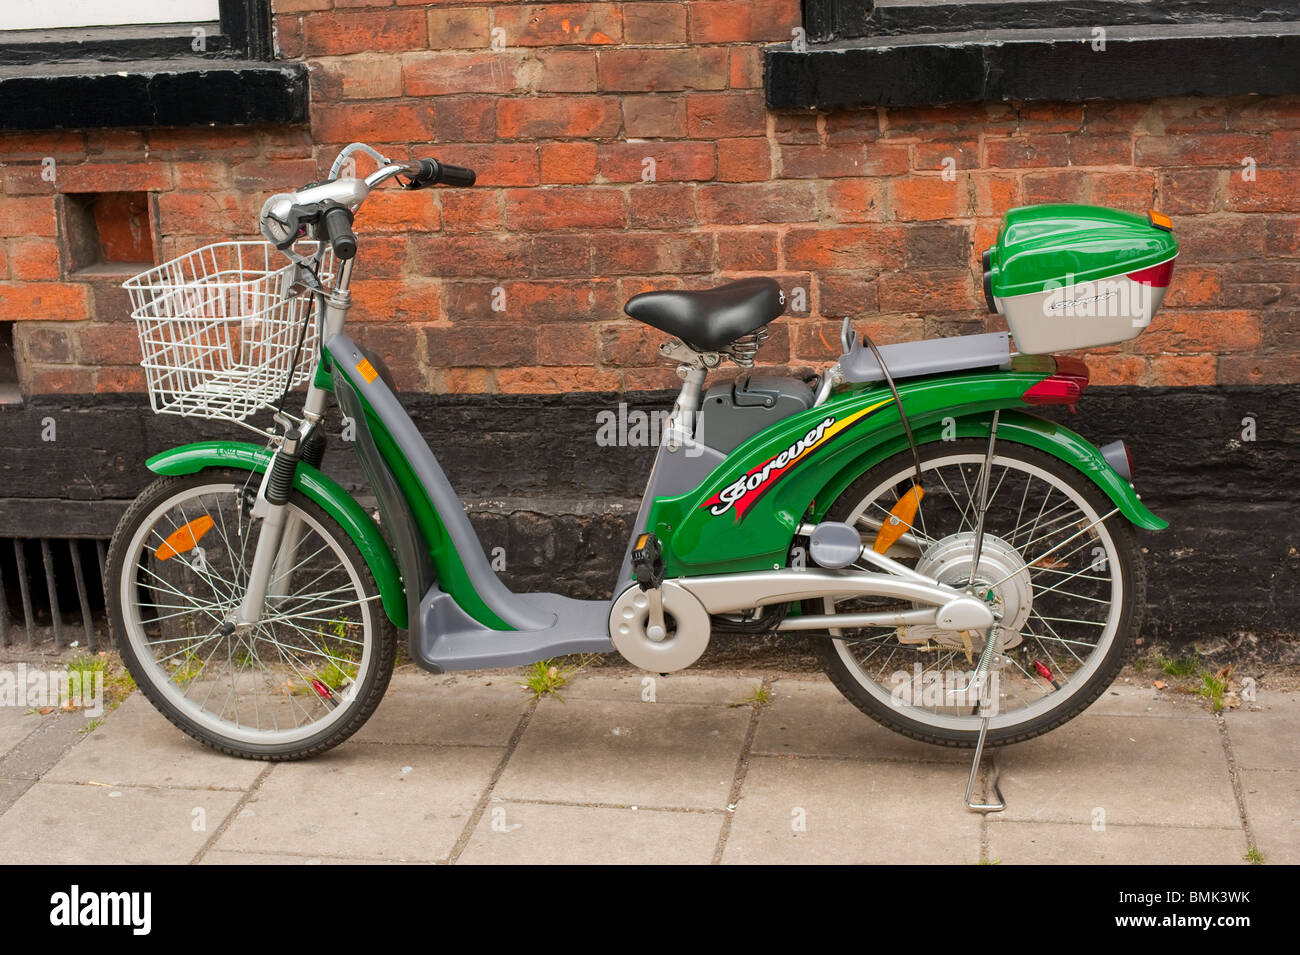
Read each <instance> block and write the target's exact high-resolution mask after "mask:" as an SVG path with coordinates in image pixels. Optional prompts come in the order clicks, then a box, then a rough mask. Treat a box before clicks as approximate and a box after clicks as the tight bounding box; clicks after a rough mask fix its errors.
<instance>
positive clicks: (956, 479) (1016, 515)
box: [805, 440, 1146, 746]
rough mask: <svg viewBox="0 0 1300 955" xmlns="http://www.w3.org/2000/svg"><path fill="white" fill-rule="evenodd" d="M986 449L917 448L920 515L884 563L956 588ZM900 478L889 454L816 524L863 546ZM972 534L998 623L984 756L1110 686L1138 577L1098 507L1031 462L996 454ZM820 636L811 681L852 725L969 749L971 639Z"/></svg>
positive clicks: (1018, 449) (1132, 550) (1074, 481)
mask: <svg viewBox="0 0 1300 955" xmlns="http://www.w3.org/2000/svg"><path fill="white" fill-rule="evenodd" d="M986 446H987V443H986V442H985V441H983V440H958V441H950V442H938V443H934V444H929V445H924V446H922V447H921V448H920V449H919V450H920V456H921V464H922V476H923V487H924V489H925V495H924V498H923V502H922V506H921V509H920V513H919V514H918V516H917V518H916V519H915V521H914V522H913V527H912V529H911V531H910V533H908V534H906V535H905V536H904V537H903V538H902V539H901V540H900V541H899V543H897V544H895V545H894V546H893V547H892V548H891V549H890V550H889V552H888V556H889V557H891V558H894V559H897V560H899V561H900V562H902V563H904V564H906V565H908V566H910V567H913V568H914V569H917V570H920V571H921V572H923V573H926V574H927V575H930V576H934V577H937V578H938V579H939V580H940V581H942V582H943V583H946V584H949V585H951V586H954V587H956V588H957V589H962V590H964V589H966V587H967V585H968V584H969V581H970V571H971V565H972V563H973V560H974V543H973V542H974V537H975V533H974V531H975V516H976V512H977V505H978V491H977V485H978V478H979V474H980V470H981V467H982V465H983V462H984V457H985V453H986ZM914 477H915V470H914V465H913V459H912V455H911V452H910V451H909V452H904V453H902V454H898V455H895V456H894V457H892V458H890V459H889V460H887V461H885V462H883V463H881V464H880V465H877V466H876V467H874V468H872V469H871V470H870V471H868V472H867V473H866V474H864V475H862V477H860V478H858V480H857V481H855V482H854V483H853V484H852V485H850V486H849V487H848V488H847V489H846V490H845V491H844V492H843V493H842V494H841V495H840V497H839V498H838V499H837V500H836V501H835V502H834V503H833V504H832V506H831V508H830V510H829V512H828V514H827V519H828V520H837V521H843V522H845V523H848V524H851V525H854V526H856V527H857V528H858V530H859V531H860V532H861V533H862V535H863V540H864V542H865V543H867V544H871V543H872V542H873V540H874V538H875V534H876V531H877V529H878V528H879V527H880V525H881V523H882V521H887V520H888V519H889V514H890V510H891V508H892V507H893V506H894V504H895V503H896V502H897V501H898V500H899V498H900V497H901V496H902V495H903V494H905V493H907V492H908V490H909V489H910V488H911V487H912V484H913V481H914ZM984 528H985V531H984V542H983V548H982V551H981V556H980V561H979V570H978V572H977V573H976V581H975V592H976V593H977V594H978V595H980V596H981V597H983V598H984V599H986V600H988V601H989V602H990V603H991V604H993V605H994V606H995V607H996V608H997V609H998V610H999V611H1000V612H1001V613H1002V614H1003V620H1002V628H1001V630H1000V631H999V634H998V637H997V638H996V639H999V640H1000V641H1001V651H1000V653H1001V656H1000V660H999V665H998V666H997V667H996V668H995V670H994V671H993V674H992V679H991V680H990V682H989V685H988V687H987V689H986V690H985V692H984V694H983V696H982V700H983V702H984V703H985V704H986V705H987V706H988V707H989V709H990V711H991V712H993V713H994V714H995V715H993V716H992V718H991V719H990V722H989V735H988V742H989V743H991V744H999V743H1011V742H1015V741H1018V740H1024V739H1030V738H1032V737H1034V736H1038V735H1041V734H1042V733H1045V732H1047V731H1048V730H1050V729H1053V728H1054V727H1056V726H1059V725H1061V724H1062V723H1064V722H1066V721H1067V720H1069V719H1071V718H1072V717H1074V716H1076V715H1077V714H1078V713H1080V712H1081V711H1082V710H1083V709H1084V708H1085V707H1087V706H1088V705H1089V704H1090V703H1092V702H1093V700H1095V699H1096V698H1097V697H1098V696H1100V695H1101V693H1102V692H1103V691H1104V690H1105V688H1106V687H1107V686H1109V685H1110V683H1111V682H1112V681H1113V680H1114V678H1115V676H1116V674H1117V673H1118V672H1119V670H1120V668H1121V667H1122V666H1123V665H1124V662H1125V660H1126V659H1127V658H1128V656H1129V655H1131V653H1132V650H1133V647H1134V641H1135V639H1136V637H1137V635H1138V630H1139V626H1140V618H1141V612H1142V608H1143V606H1144V604H1145V600H1146V586H1145V576H1144V573H1143V568H1142V563H1141V555H1140V553H1139V552H1138V548H1137V545H1136V542H1135V540H1134V536H1133V531H1132V529H1131V528H1130V527H1129V525H1128V523H1127V522H1126V521H1125V519H1124V518H1123V517H1122V516H1120V515H1119V514H1118V513H1115V512H1114V505H1113V504H1112V503H1111V501H1110V500H1109V498H1107V497H1106V495H1105V494H1103V493H1102V492H1101V491H1100V490H1099V489H1098V488H1097V487H1096V485H1095V484H1093V482H1092V481H1091V480H1089V479H1088V478H1087V477H1086V476H1085V475H1083V474H1081V473H1079V472H1078V471H1076V470H1074V469H1073V468H1070V467H1068V466H1067V465H1065V464H1064V463H1062V462H1061V461H1059V460H1058V459H1056V458H1053V457H1051V456H1050V455H1047V454H1044V453H1043V452H1041V451H1039V450H1037V449H1035V448H1030V447H1026V446H1024V445H1017V444H1013V443H1011V442H1006V441H999V442H998V443H997V447H996V453H995V455H994V458H993V466H992V471H991V479H990V483H989V507H988V513H987V516H986V520H985V525H984ZM857 566H859V567H862V568H863V569H869V568H868V565H865V564H861V563H859V564H858V565H857ZM805 606H806V607H807V608H808V612H810V613H844V612H869V611H879V610H885V609H910V606H909V605H905V604H899V603H898V602H897V601H895V602H892V603H891V602H890V601H887V600H882V599H852V600H842V601H839V602H836V601H833V600H829V599H828V600H826V601H824V602H822V601H817V602H812V601H809V602H807V603H806V604H805ZM830 636H831V638H832V639H826V638H815V645H816V650H817V652H818V654H819V656H820V657H821V660H822V664H823V667H824V668H825V670H826V672H827V674H828V675H829V676H830V678H831V680H832V681H833V682H834V683H835V685H836V686H837V687H838V688H839V689H840V691H841V692H842V693H844V695H845V696H846V697H847V698H848V699H849V700H850V701H852V702H853V703H854V704H855V705H856V706H857V707H858V708H859V709H861V710H862V711H863V712H864V713H866V714H867V715H868V716H870V717H872V718H873V719H875V720H877V721H878V722H880V723H882V724H884V725H885V726H888V727H890V728H891V729H894V730H896V731H898V732H900V733H903V734H904V735H907V736H911V737H914V738H917V739H922V740H926V741H929V742H932V743H939V744H943V745H949V746H972V745H974V743H975V740H976V737H977V735H978V731H979V725H980V719H981V718H980V716H979V715H978V714H979V707H980V703H981V697H980V696H979V695H978V694H975V693H974V692H971V691H968V690H967V687H968V684H969V681H970V676H971V672H972V670H973V669H974V667H975V664H976V662H977V661H978V659H979V654H980V651H981V650H982V649H983V646H984V634H983V633H982V632H974V631H970V632H967V633H966V634H965V635H964V636H963V635H961V634H956V633H953V632H951V631H947V632H945V631H940V630H938V629H937V628H934V627H920V626H913V627H895V628H882V627H877V628H870V629H864V628H858V629H852V628H844V629H842V630H832V631H830ZM995 649H996V648H995Z"/></svg>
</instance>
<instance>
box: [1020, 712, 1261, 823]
mask: <svg viewBox="0 0 1300 955" xmlns="http://www.w3.org/2000/svg"><path fill="white" fill-rule="evenodd" d="M996 759H997V765H998V767H999V768H1000V769H1001V771H1002V779H1001V786H1002V793H1003V795H1004V796H1005V797H1006V800H1007V804H1008V808H1007V810H1006V811H1005V812H1004V813H1002V814H1001V817H1002V818H1004V819H1008V820H1017V821H1021V822H1031V821H1032V822H1074V823H1088V824H1090V825H1091V824H1092V822H1093V820H1094V819H1101V820H1102V821H1104V822H1105V823H1107V824H1117V825H1171V826H1192V827H1221V828H1232V827H1234V826H1238V825H1240V822H1241V818H1240V814H1239V813H1238V811H1237V802H1236V797H1235V796H1234V795H1233V792H1232V785H1231V783H1230V782H1229V780H1228V774H1227V763H1226V759H1225V757H1224V755H1223V743H1222V741H1221V739H1220V736H1219V727H1218V724H1217V723H1216V722H1215V721H1214V720H1213V719H1201V718H1199V717H1197V718H1188V719H1172V718H1171V719H1142V718H1137V717H1131V716H1103V715H1094V714H1090V713H1084V714H1083V715H1082V716H1079V717H1076V718H1075V719H1074V720H1072V721H1071V722H1069V723H1066V724H1065V725H1064V726H1062V727H1059V728H1057V729H1055V730H1053V731H1052V732H1050V733H1048V734H1047V735H1046V736H1041V737H1039V738H1038V739H1033V740H1029V741H1028V742H1025V743H1017V744H1015V745H1013V746H1007V747H1004V748H1002V749H999V750H998V752H997V756H996Z"/></svg>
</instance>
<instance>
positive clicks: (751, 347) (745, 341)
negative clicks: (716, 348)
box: [722, 328, 767, 368]
mask: <svg viewBox="0 0 1300 955" xmlns="http://www.w3.org/2000/svg"><path fill="white" fill-rule="evenodd" d="M765 341H767V329H766V328H759V329H757V330H756V331H752V332H750V333H749V334H748V335H741V336H740V337H739V338H737V339H736V340H735V341H733V342H732V343H731V344H730V345H728V346H727V347H726V348H724V349H723V350H722V351H723V353H724V354H726V355H727V356H728V357H729V358H730V359H731V360H732V361H734V362H735V363H736V364H737V365H739V366H740V367H741V368H753V367H754V358H755V356H756V355H758V349H759V347H760V346H761V345H762V344H763V342H765Z"/></svg>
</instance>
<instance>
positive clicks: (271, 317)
mask: <svg viewBox="0 0 1300 955" xmlns="http://www.w3.org/2000/svg"><path fill="white" fill-rule="evenodd" d="M295 251H297V252H298V253H299V254H300V255H304V256H309V255H311V254H314V253H315V251H316V243H314V242H304V243H299V244H298V245H297V246H295ZM332 266H333V253H332V252H331V251H330V249H329V247H328V246H327V247H326V249H325V254H324V255H323V256H322V259H321V263H320V268H319V271H318V277H319V278H320V279H321V281H322V283H323V284H326V285H328V282H326V279H328V277H329V272H330V270H331V268H332ZM295 269H296V266H295V265H294V264H293V263H292V262H287V261H286V260H285V258H284V255H283V253H281V252H279V251H278V250H277V249H276V248H275V246H273V245H271V244H270V243H269V242H218V243H215V244H214V245H208V246H204V247H203V248H201V249H197V250H195V251H194V252H190V253H188V254H186V255H182V256H180V257H178V258H175V259H172V260H171V261H169V262H164V263H163V264H162V265H159V266H156V267H154V268H152V269H150V270H149V271H147V272H142V273H141V274H140V275H137V276H136V277H135V278H133V279H130V280H128V281H126V282H124V283H123V287H124V288H125V289H126V290H127V291H128V292H129V293H130V296H131V316H132V317H133V318H134V319H135V323H136V331H137V333H138V334H139V336H140V350H141V352H142V353H143V355H144V359H143V361H141V362H140V364H141V366H143V368H144V371H145V381H146V383H147V385H148V388H149V400H150V402H151V403H152V405H153V410H154V411H155V412H157V413H159V414H176V415H184V416H186V417H195V418H213V419H227V420H232V421H237V422H243V421H244V420H245V419H246V418H248V417H249V416H250V415H251V414H253V413H254V412H256V411H258V410H260V409H262V408H266V407H271V406H274V405H275V404H276V403H277V402H279V400H280V398H281V396H282V395H283V394H284V393H285V391H286V390H287V389H290V388H293V387H296V386H298V385H301V384H302V383H303V382H305V381H306V380H307V378H308V377H309V376H310V375H311V373H312V371H313V369H314V368H315V365H316V351H317V346H318V334H317V327H316V326H317V322H316V321H315V320H314V319H313V316H312V314H311V306H312V298H313V296H312V295H311V294H310V293H309V292H306V291H304V290H303V289H301V288H299V289H296V290H295V289H294V288H293V287H292V286H293V282H294V275H295Z"/></svg>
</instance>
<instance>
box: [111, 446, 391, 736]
mask: <svg viewBox="0 0 1300 955" xmlns="http://www.w3.org/2000/svg"><path fill="white" fill-rule="evenodd" d="M260 477H261V476H260V475H258V474H252V473H250V472H247V471H236V470H215V469H214V470H206V471H202V472H199V473H198V474H193V475H187V476H184V477H165V478H160V479H159V480H157V481H155V482H154V483H153V484H151V485H149V487H148V488H146V489H145V490H144V492H143V493H142V494H141V495H140V496H139V497H138V498H137V499H136V500H135V502H134V503H133V504H132V505H131V507H130V508H129V509H128V510H127V512H126V513H125V514H124V515H123V517H122V520H121V522H120V523H119V524H118V526H117V530H116V531H115V533H114V535H113V542H112V544H111V545H110V547H109V552H108V566H107V574H106V576H105V591H106V594H105V596H106V598H107V602H108V608H109V614H110V621H111V623H112V626H113V632H114V634H115V636H116V639H117V645H118V648H119V650H120V651H121V654H122V660H123V662H124V663H125V664H126V667H127V669H128V670H129V671H130V673H131V676H132V677H133V678H134V679H135V682H136V684H137V685H138V686H139V687H140V689H141V691H142V692H143V693H144V694H145V696H146V697H148V698H149V700H150V702H152V703H153V704H154V706H156V707H157V708H158V709H159V710H160V711H161V712H162V713H163V715H165V716H166V717H167V718H168V719H169V720H171V721H172V722H173V723H175V724H176V725H177V726H178V727H180V728H181V729H182V730H184V731H185V732H186V733H189V734H190V735H191V736H193V737H194V738H195V739H197V740H199V741H200V742H203V743H205V744H207V745H208V746H211V747H213V748H214V749H218V750H221V751H222V752H225V753H230V754H232V755H236V756H244V757H248V758H252V759H267V760H287V759H300V758H303V757H306V756H312V755H315V754H317V753H321V752H324V751H325V750H327V749H330V748H331V747H333V746H337V745H338V744H339V743H341V742H342V741H343V740H345V739H347V738H348V737H349V736H351V735H352V734H353V733H355V732H356V731H357V730H358V729H360V728H361V725H362V724H363V723H364V722H365V721H366V719H367V718H368V717H369V716H370V714H371V713H372V712H374V709H375V707H376V706H378V705H379V700H380V698H381V697H382V696H383V694H384V690H385V689H386V688H387V686H388V680H389V677H390V676H391V674H392V670H393V657H394V653H395V651H396V631H395V629H394V627H393V625H392V623H391V622H390V621H389V620H388V618H387V616H386V615H385V613H384V610H383V607H382V606H381V605H380V603H379V590H378V587H377V586H376V584H375V581H374V578H373V576H372V575H371V573H370V569H369V567H368V566H367V565H366V562H365V560H364V559H363V558H362V556H361V554H360V552H359V551H358V550H357V548H356V545H355V544H353V543H352V540H351V539H350V538H349V537H348V536H347V535H346V533H344V532H343V530H342V529H341V528H340V527H339V526H338V524H337V523H335V522H334V521H333V520H332V519H331V518H330V517H329V516H328V515H327V514H326V513H325V512H324V510H322V509H321V508H320V507H319V506H318V505H317V504H315V503H314V502H312V501H311V500H309V499H308V498H306V497H304V496H303V495H302V494H301V493H299V492H297V491H295V492H293V494H292V495H291V496H290V498H289V502H288V504H287V505H286V506H287V507H288V508H289V513H290V515H292V516H296V517H297V518H298V521H296V522H292V523H297V524H299V525H300V527H301V531H300V532H299V533H298V534H297V535H296V536H297V544H296V550H294V551H293V555H292V556H293V559H292V561H288V560H285V561H284V562H283V565H282V566H283V567H286V568H288V571H287V575H286V576H283V577H281V578H280V579H279V580H278V581H276V583H275V586H274V587H273V588H272V594H273V595H272V596H270V597H268V598H267V601H266V604H265V608H264V610H263V613H262V617H261V619H260V621H259V622H258V623H257V624H256V625H254V626H252V627H246V628H238V629H235V630H233V631H232V632H223V631H229V630H230V628H229V627H228V626H225V624H226V622H227V620H229V619H230V616H231V614H232V612H233V610H234V609H235V608H236V607H237V606H238V605H239V603H240V600H241V599H242V598H243V595H244V592H245V590H246V588H247V586H248V573H249V568H250V565H251V563H252V557H253V553H254V551H255V549H256V546H257V535H258V533H259V532H260V530H261V527H262V521H260V520H253V519H251V518H250V515H249V504H250V502H251V500H252V496H253V495H254V494H255V493H256V490H257V484H258V481H259V480H260ZM286 523H289V522H286ZM282 556H284V555H282Z"/></svg>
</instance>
